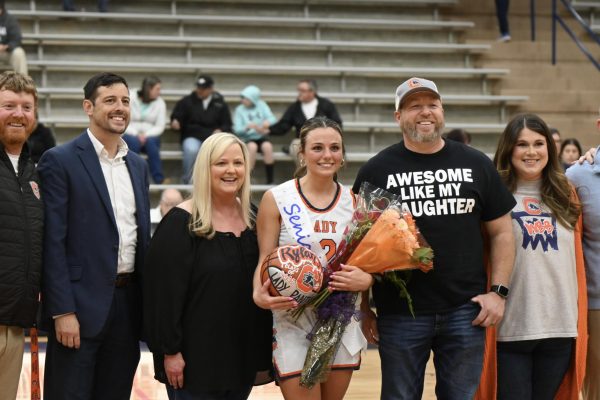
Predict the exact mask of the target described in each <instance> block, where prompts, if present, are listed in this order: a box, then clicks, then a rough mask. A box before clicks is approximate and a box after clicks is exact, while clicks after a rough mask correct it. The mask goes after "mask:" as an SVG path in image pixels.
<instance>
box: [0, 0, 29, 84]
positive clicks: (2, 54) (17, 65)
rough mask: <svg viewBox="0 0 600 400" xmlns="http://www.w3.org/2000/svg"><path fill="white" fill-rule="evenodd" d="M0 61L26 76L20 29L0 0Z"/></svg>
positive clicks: (25, 58) (2, 0)
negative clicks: (5, 62)
mask: <svg viewBox="0 0 600 400" xmlns="http://www.w3.org/2000/svg"><path fill="white" fill-rule="evenodd" d="M0 60H3V61H8V62H9V63H10V65H11V67H12V69H14V70H15V71H16V72H18V73H20V74H23V75H27V57H26V56H25V50H23V48H22V47H21V28H20V27H19V23H18V22H17V19H16V18H15V17H13V16H12V15H10V14H9V13H8V11H6V7H5V6H4V0H0Z"/></svg>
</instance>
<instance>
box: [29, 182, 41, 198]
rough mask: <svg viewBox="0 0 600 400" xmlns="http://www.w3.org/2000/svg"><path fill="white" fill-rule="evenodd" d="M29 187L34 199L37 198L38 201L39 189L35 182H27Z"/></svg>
mask: <svg viewBox="0 0 600 400" xmlns="http://www.w3.org/2000/svg"><path fill="white" fill-rule="evenodd" d="M29 186H31V191H32V192H33V194H34V195H35V197H37V199H38V200H40V197H41V196H40V187H39V186H38V184H37V182H34V181H29Z"/></svg>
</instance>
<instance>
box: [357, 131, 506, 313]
mask: <svg viewBox="0 0 600 400" xmlns="http://www.w3.org/2000/svg"><path fill="white" fill-rule="evenodd" d="M364 181H367V182H370V183H372V184H374V185H375V186H377V187H380V188H382V189H385V190H387V191H389V192H392V193H395V194H397V195H399V196H400V199H401V200H402V202H403V207H404V208H407V209H408V210H410V211H411V213H412V214H413V216H414V218H415V221H416V223H417V226H418V227H419V230H420V231H421V233H422V234H423V236H424V237H425V239H426V240H427V242H428V243H429V245H430V246H431V247H432V248H433V251H434V259H433V269H432V270H431V271H429V272H428V273H423V272H421V271H419V270H414V271H412V275H411V278H410V282H409V283H408V291H409V293H410V295H411V297H412V300H413V307H414V310H415V314H417V315H418V314H432V313H440V312H446V311H449V310H452V309H453V308H456V307H458V306H460V305H462V304H465V303H466V302H468V301H469V300H470V299H471V298H472V297H473V296H476V295H478V294H481V293H484V291H485V285H486V272H485V266H484V263H483V237H482V232H481V229H482V228H481V223H482V222H485V221H492V220H494V219H496V218H499V217H501V216H503V215H505V214H507V213H509V212H510V211H511V210H512V208H513V207H514V205H515V200H514V198H513V196H512V194H511V193H510V192H509V191H508V190H507V189H506V186H505V185H504V184H503V182H502V181H501V179H500V176H499V175H498V173H497V172H496V169H495V168H494V165H493V163H492V162H491V160H490V159H489V158H488V157H487V156H486V155H485V154H483V153H481V152H480V151H478V150H475V149H473V148H471V147H468V146H465V145H463V144H461V143H457V142H453V141H451V140H447V141H445V145H444V147H443V148H442V149H441V150H440V151H438V152H436V153H433V154H421V153H415V152H412V151H410V150H408V149H407V148H406V147H405V146H404V142H400V143H397V144H395V145H392V146H390V147H388V148H386V149H384V150H382V151H381V152H379V153H378V154H377V155H376V156H374V157H373V158H371V159H370V160H369V161H368V162H367V163H366V164H365V165H363V166H362V168H361V169H360V171H359V173H358V176H357V178H356V181H355V182H354V186H353V188H352V190H353V191H354V193H358V191H359V188H360V185H361V183H362V182H364ZM373 296H374V300H375V305H376V306H377V312H378V313H380V314H398V313H400V314H407V313H408V306H407V302H406V300H405V299H402V298H400V296H399V291H398V289H396V288H395V287H394V286H392V285H391V284H390V283H388V282H387V281H385V280H384V281H383V282H381V283H376V284H375V285H374V286H373Z"/></svg>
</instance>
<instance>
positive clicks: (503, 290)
mask: <svg viewBox="0 0 600 400" xmlns="http://www.w3.org/2000/svg"><path fill="white" fill-rule="evenodd" d="M490 292H494V293H496V294H497V295H498V296H500V297H502V298H503V299H505V298H507V297H508V292H509V289H508V288H507V287H506V286H504V285H492V287H491V288H490Z"/></svg>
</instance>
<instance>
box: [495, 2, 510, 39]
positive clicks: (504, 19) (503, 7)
mask: <svg viewBox="0 0 600 400" xmlns="http://www.w3.org/2000/svg"><path fill="white" fill-rule="evenodd" d="M508 6H509V0H496V17H498V28H500V37H499V38H498V41H499V42H510V39H511V37H510V30H509V28H508Z"/></svg>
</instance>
